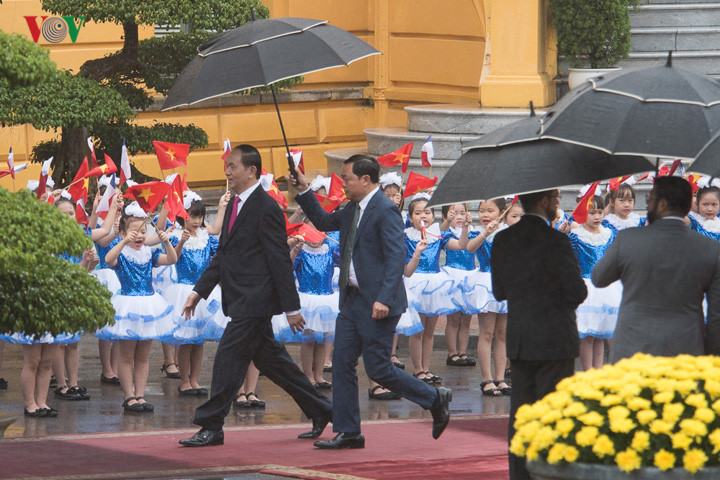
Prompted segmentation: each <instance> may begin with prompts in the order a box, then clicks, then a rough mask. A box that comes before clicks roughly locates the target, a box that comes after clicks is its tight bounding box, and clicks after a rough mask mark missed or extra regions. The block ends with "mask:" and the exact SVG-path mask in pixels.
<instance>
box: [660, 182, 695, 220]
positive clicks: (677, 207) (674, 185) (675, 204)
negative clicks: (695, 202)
mask: <svg viewBox="0 0 720 480" xmlns="http://www.w3.org/2000/svg"><path fill="white" fill-rule="evenodd" d="M653 197H654V198H655V205H657V202H659V201H660V200H665V201H666V202H667V208H668V210H670V211H671V212H672V213H674V214H675V215H677V216H679V217H684V216H685V215H687V214H688V213H689V212H690V207H691V206H692V187H691V186H690V183H689V182H688V181H687V180H685V179H684V178H682V177H667V176H666V177H657V178H655V186H654V187H653Z"/></svg>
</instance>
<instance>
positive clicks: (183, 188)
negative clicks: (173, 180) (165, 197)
mask: <svg viewBox="0 0 720 480" xmlns="http://www.w3.org/2000/svg"><path fill="white" fill-rule="evenodd" d="M186 176H187V174H185V173H183V174H182V182H181V183H180V193H182V194H183V195H185V192H187V191H188V190H190V189H189V188H188V186H187V182H186V181H185V178H186Z"/></svg>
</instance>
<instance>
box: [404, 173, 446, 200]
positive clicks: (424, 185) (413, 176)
mask: <svg viewBox="0 0 720 480" xmlns="http://www.w3.org/2000/svg"><path fill="white" fill-rule="evenodd" d="M437 181H438V178H437V177H435V178H428V177H425V176H423V175H420V174H419V173H415V172H410V175H408V180H407V184H406V185H405V192H404V193H403V198H407V197H412V196H413V195H415V194H416V193H420V192H422V191H424V190H427V189H428V188H432V187H433V186H435V184H436V183H437Z"/></svg>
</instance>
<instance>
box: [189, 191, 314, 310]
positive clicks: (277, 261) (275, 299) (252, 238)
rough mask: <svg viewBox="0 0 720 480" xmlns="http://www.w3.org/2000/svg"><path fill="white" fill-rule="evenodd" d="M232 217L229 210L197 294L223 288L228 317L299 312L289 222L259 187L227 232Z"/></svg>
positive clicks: (201, 294)
mask: <svg viewBox="0 0 720 480" xmlns="http://www.w3.org/2000/svg"><path fill="white" fill-rule="evenodd" d="M231 205H232V203H231ZM231 215H232V208H228V209H227V210H226V211H225V219H224V220H223V226H222V233H221V234H220V244H219V246H218V250H217V253H216V254H215V257H213V259H212V261H211V262H210V265H209V266H208V268H207V269H206V270H205V272H204V273H203V274H202V276H201V277H200V279H199V280H198V282H197V284H196V285H195V288H194V290H195V291H196V292H197V293H198V294H199V295H200V296H201V297H202V298H207V297H208V295H210V292H212V289H213V288H215V285H217V284H218V283H220V285H221V287H222V306H223V312H224V313H225V315H227V316H229V317H265V316H271V315H277V314H279V313H282V312H289V311H293V310H300V299H299V297H298V294H297V290H296V288H295V277H294V276H293V267H292V262H291V261H290V253H289V250H288V245H287V234H286V230H285V218H284V217H283V213H282V210H280V207H279V206H278V204H277V202H275V200H273V199H272V197H270V195H268V194H267V193H266V192H265V190H263V189H262V187H261V186H260V187H258V188H256V189H255V191H254V192H253V193H251V194H250V196H249V197H248V198H247V200H246V201H245V204H244V205H243V206H242V208H241V209H240V213H239V214H238V216H237V218H236V219H235V223H234V224H233V228H232V230H231V231H229V232H228V225H229V223H230V216H231Z"/></svg>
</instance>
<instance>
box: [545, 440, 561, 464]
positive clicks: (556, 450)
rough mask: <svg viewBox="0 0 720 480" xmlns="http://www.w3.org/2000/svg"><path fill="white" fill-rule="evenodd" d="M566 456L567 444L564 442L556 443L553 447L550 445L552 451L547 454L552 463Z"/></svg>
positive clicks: (548, 460)
mask: <svg viewBox="0 0 720 480" xmlns="http://www.w3.org/2000/svg"><path fill="white" fill-rule="evenodd" d="M564 458H565V444H564V443H556V444H555V445H553V446H552V447H550V451H549V452H548V455H547V459H546V460H547V462H548V463H549V464H551V465H554V464H556V463H558V462H560V461H561V460H563V459H564Z"/></svg>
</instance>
